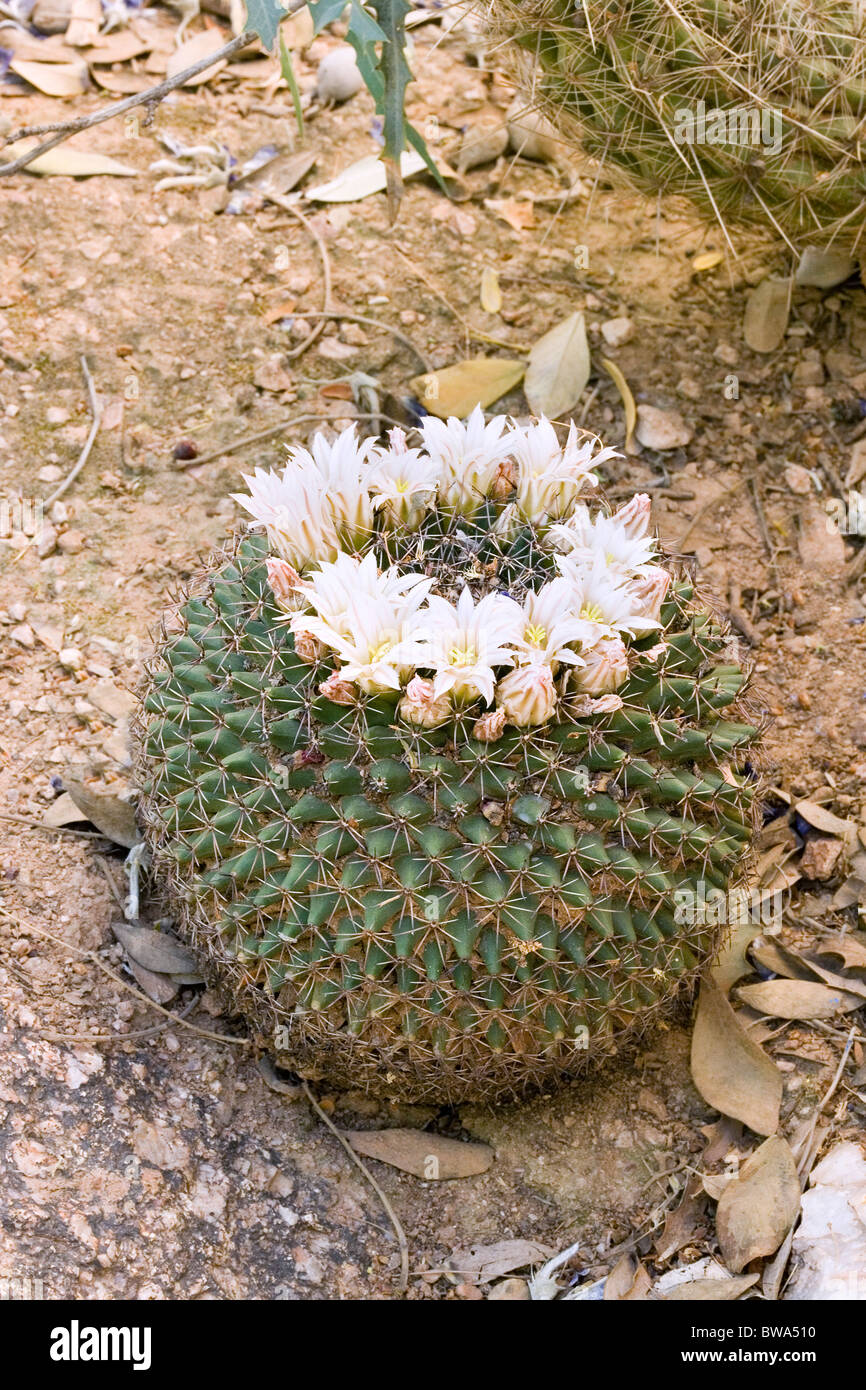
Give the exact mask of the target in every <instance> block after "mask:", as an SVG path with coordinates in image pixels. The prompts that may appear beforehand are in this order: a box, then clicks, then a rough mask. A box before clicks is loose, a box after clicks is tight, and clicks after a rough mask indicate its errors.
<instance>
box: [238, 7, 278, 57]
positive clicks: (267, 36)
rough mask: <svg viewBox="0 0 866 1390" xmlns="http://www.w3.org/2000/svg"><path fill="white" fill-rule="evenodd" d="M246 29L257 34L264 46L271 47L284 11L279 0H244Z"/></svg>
mask: <svg viewBox="0 0 866 1390" xmlns="http://www.w3.org/2000/svg"><path fill="white" fill-rule="evenodd" d="M246 6H247V24H246V27H247V29H249V30H251V31H252V33H254V34H258V36H259V38H260V39H261V41H262V43H263V44H264V46H265V48H267V49H272V48H273V46H274V40H275V39H276V37H277V30H278V29H279V27H280V20H282V19H285V17H286V12H285V10H284V9H283V7H282V5H281V4H280V3H279V0H246Z"/></svg>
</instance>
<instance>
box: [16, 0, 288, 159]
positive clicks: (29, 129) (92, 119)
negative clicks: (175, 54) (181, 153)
mask: <svg viewBox="0 0 866 1390" xmlns="http://www.w3.org/2000/svg"><path fill="white" fill-rule="evenodd" d="M304 3H305V0H291V3H290V4H289V5H288V6H287V7H286V13H287V14H294V12H295V11H296V10H300V9H301V8H302V7H303V5H304ZM256 38H257V35H256V34H251V33H244V34H239V35H238V37H237V38H236V39H232V41H231V43H227V44H225V46H224V47H223V48H220V49H217V51H216V53H211V54H209V55H208V56H207V57H206V58H200V59H199V61H198V62H197V63H193V64H192V65H191V66H190V67H188V68H185V69H184V71H183V72H179V73H177V74H176V75H175V76H174V77H169V78H168V79H167V80H166V81H165V82H160V83H159V85H158V86H156V87H150V88H148V90H147V91H146V92H137V93H136V95H135V96H131V97H124V99H123V101H116V102H114V103H113V104H112V105H111V106H104V107H103V108H102V110H101V111H94V112H93V113H92V115H90V116H78V117H77V118H76V119H75V120H73V121H56V122H54V123H52V124H50V125H43V126H22V128H21V129H20V130H16V131H15V132H14V135H13V136H12V137H11V140H10V142H9V143H14V141H15V140H20V139H24V138H25V137H26V136H28V135H39V134H42V133H44V132H47V131H49V130H53V131H56V132H57V133H56V134H55V135H53V136H52V138H51V139H50V140H46V141H44V143H43V144H41V145H34V147H33V149H31V150H27V151H26V153H24V154H20V155H19V156H18V158H17V159H13V160H12V161H11V163H9V164H0V175H3V174H17V173H18V170H19V169H24V168H26V166H27V165H28V164H32V163H33V160H34V159H38V158H39V156H40V155H42V154H47V153H48V151H49V150H53V149H54V147H55V145H60V144H62V142H63V141H64V140H68V139H69V137H70V135H76V134H77V133H78V132H79V131H80V130H89V129H90V127H91V126H95V125H102V123H103V122H104V121H110V120H112V119H113V118H114V117H115V116H122V115H123V114H124V113H125V112H126V111H131V110H132V109H133V107H135V106H149V107H151V108H152V107H154V106H157V105H158V104H159V103H160V102H161V101H162V100H163V98H164V97H167V96H168V94H169V92H173V91H174V90H175V88H177V87H182V86H183V85H184V83H185V82H186V81H188V79H189V78H190V77H195V76H196V74H197V73H200V72H204V71H205V70H206V69H207V68H212V67H213V66H214V64H215V63H218V62H220V60H221V59H223V58H230V57H231V56H232V54H234V53H237V52H238V51H239V50H240V49H242V48H248V47H249V45H250V44H251V43H254V42H255V40H256Z"/></svg>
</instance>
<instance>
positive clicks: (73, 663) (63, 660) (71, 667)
mask: <svg viewBox="0 0 866 1390" xmlns="http://www.w3.org/2000/svg"><path fill="white" fill-rule="evenodd" d="M57 659H58V661H59V662H60V665H61V666H62V667H63V669H64V671H80V670H81V668H82V666H83V665H84V657H83V656H82V654H81V652H80V651H79V650H78V648H77V647H61V648H60V651H59V652H58V653H57Z"/></svg>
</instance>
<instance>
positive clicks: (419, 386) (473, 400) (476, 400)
mask: <svg viewBox="0 0 866 1390" xmlns="http://www.w3.org/2000/svg"><path fill="white" fill-rule="evenodd" d="M524 371H525V367H524V365H523V363H522V362H518V361H516V360H515V359H514V358H510V357H469V358H467V359H466V360H465V361H464V362H455V364H454V366H453V367H443V368H442V369H441V370H440V371H438V372H425V373H423V375H421V376H416V377H413V378H412V380H411V382H410V383H409V384H410V386H411V387H412V390H413V391H414V392H415V395H416V396H417V397H418V400H419V401H420V402H421V404H422V405H423V406H424V408H425V410H429V411H430V414H431V415H438V416H439V418H440V419H441V420H445V419H447V418H448V416H449V415H456V416H457V417H458V419H460V420H463V419H465V418H466V416H467V415H471V413H472V411H473V410H474V409H475V407H476V405H480V406H481V407H482V408H483V407H486V406H488V405H492V404H493V402H494V401H498V400H499V398H500V396H504V395H505V394H506V393H507V392H508V391H513V390H514V387H515V386H517V385H518V383H519V382H520V381H521V380H522V378H523V373H524Z"/></svg>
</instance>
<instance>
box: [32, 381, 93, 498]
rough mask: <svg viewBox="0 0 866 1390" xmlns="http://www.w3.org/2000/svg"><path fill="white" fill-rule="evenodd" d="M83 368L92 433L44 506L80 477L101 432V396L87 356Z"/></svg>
mask: <svg viewBox="0 0 866 1390" xmlns="http://www.w3.org/2000/svg"><path fill="white" fill-rule="evenodd" d="M81 370H82V371H83V372H84V380H85V381H86V382H87V392H88V395H89V396H90V411H91V414H92V416H93V421H92V424H91V426H90V433H89V435H88V436H87V439H86V441H85V444H84V448H83V449H82V450H81V453H80V454H79V456H78V462H77V463H76V465H75V467H74V468H73V470H72V472H71V473H70V474H69V475H68V476H67V477H66V478H64V480H63V482H62V483H58V485H57V487H56V488H55V489H54V491H53V492H52V494H51V496H50V497H46V498H45V500H44V501H43V503H42V506H43V507H50V506H51V504H52V502H56V501H57V499H58V497H62V496H63V494H64V492H68V491H69V489H70V488H71V486H72V484H73V483H74V482H75V479H76V478H77V477H78V475H79V473H80V472H81V470H82V468H83V467H84V465H85V464H86V462H87V460H88V459H89V458H90V450H91V449H92V448H93V441H94V440H95V439H96V436H97V434H98V433H99V426H100V425H101V423H102V406H101V404H100V402H99V397H98V396H97V394H96V390H95V388H94V385H93V377H92V376H91V375H90V368H89V367H88V365H87V358H86V357H82V358H81Z"/></svg>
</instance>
